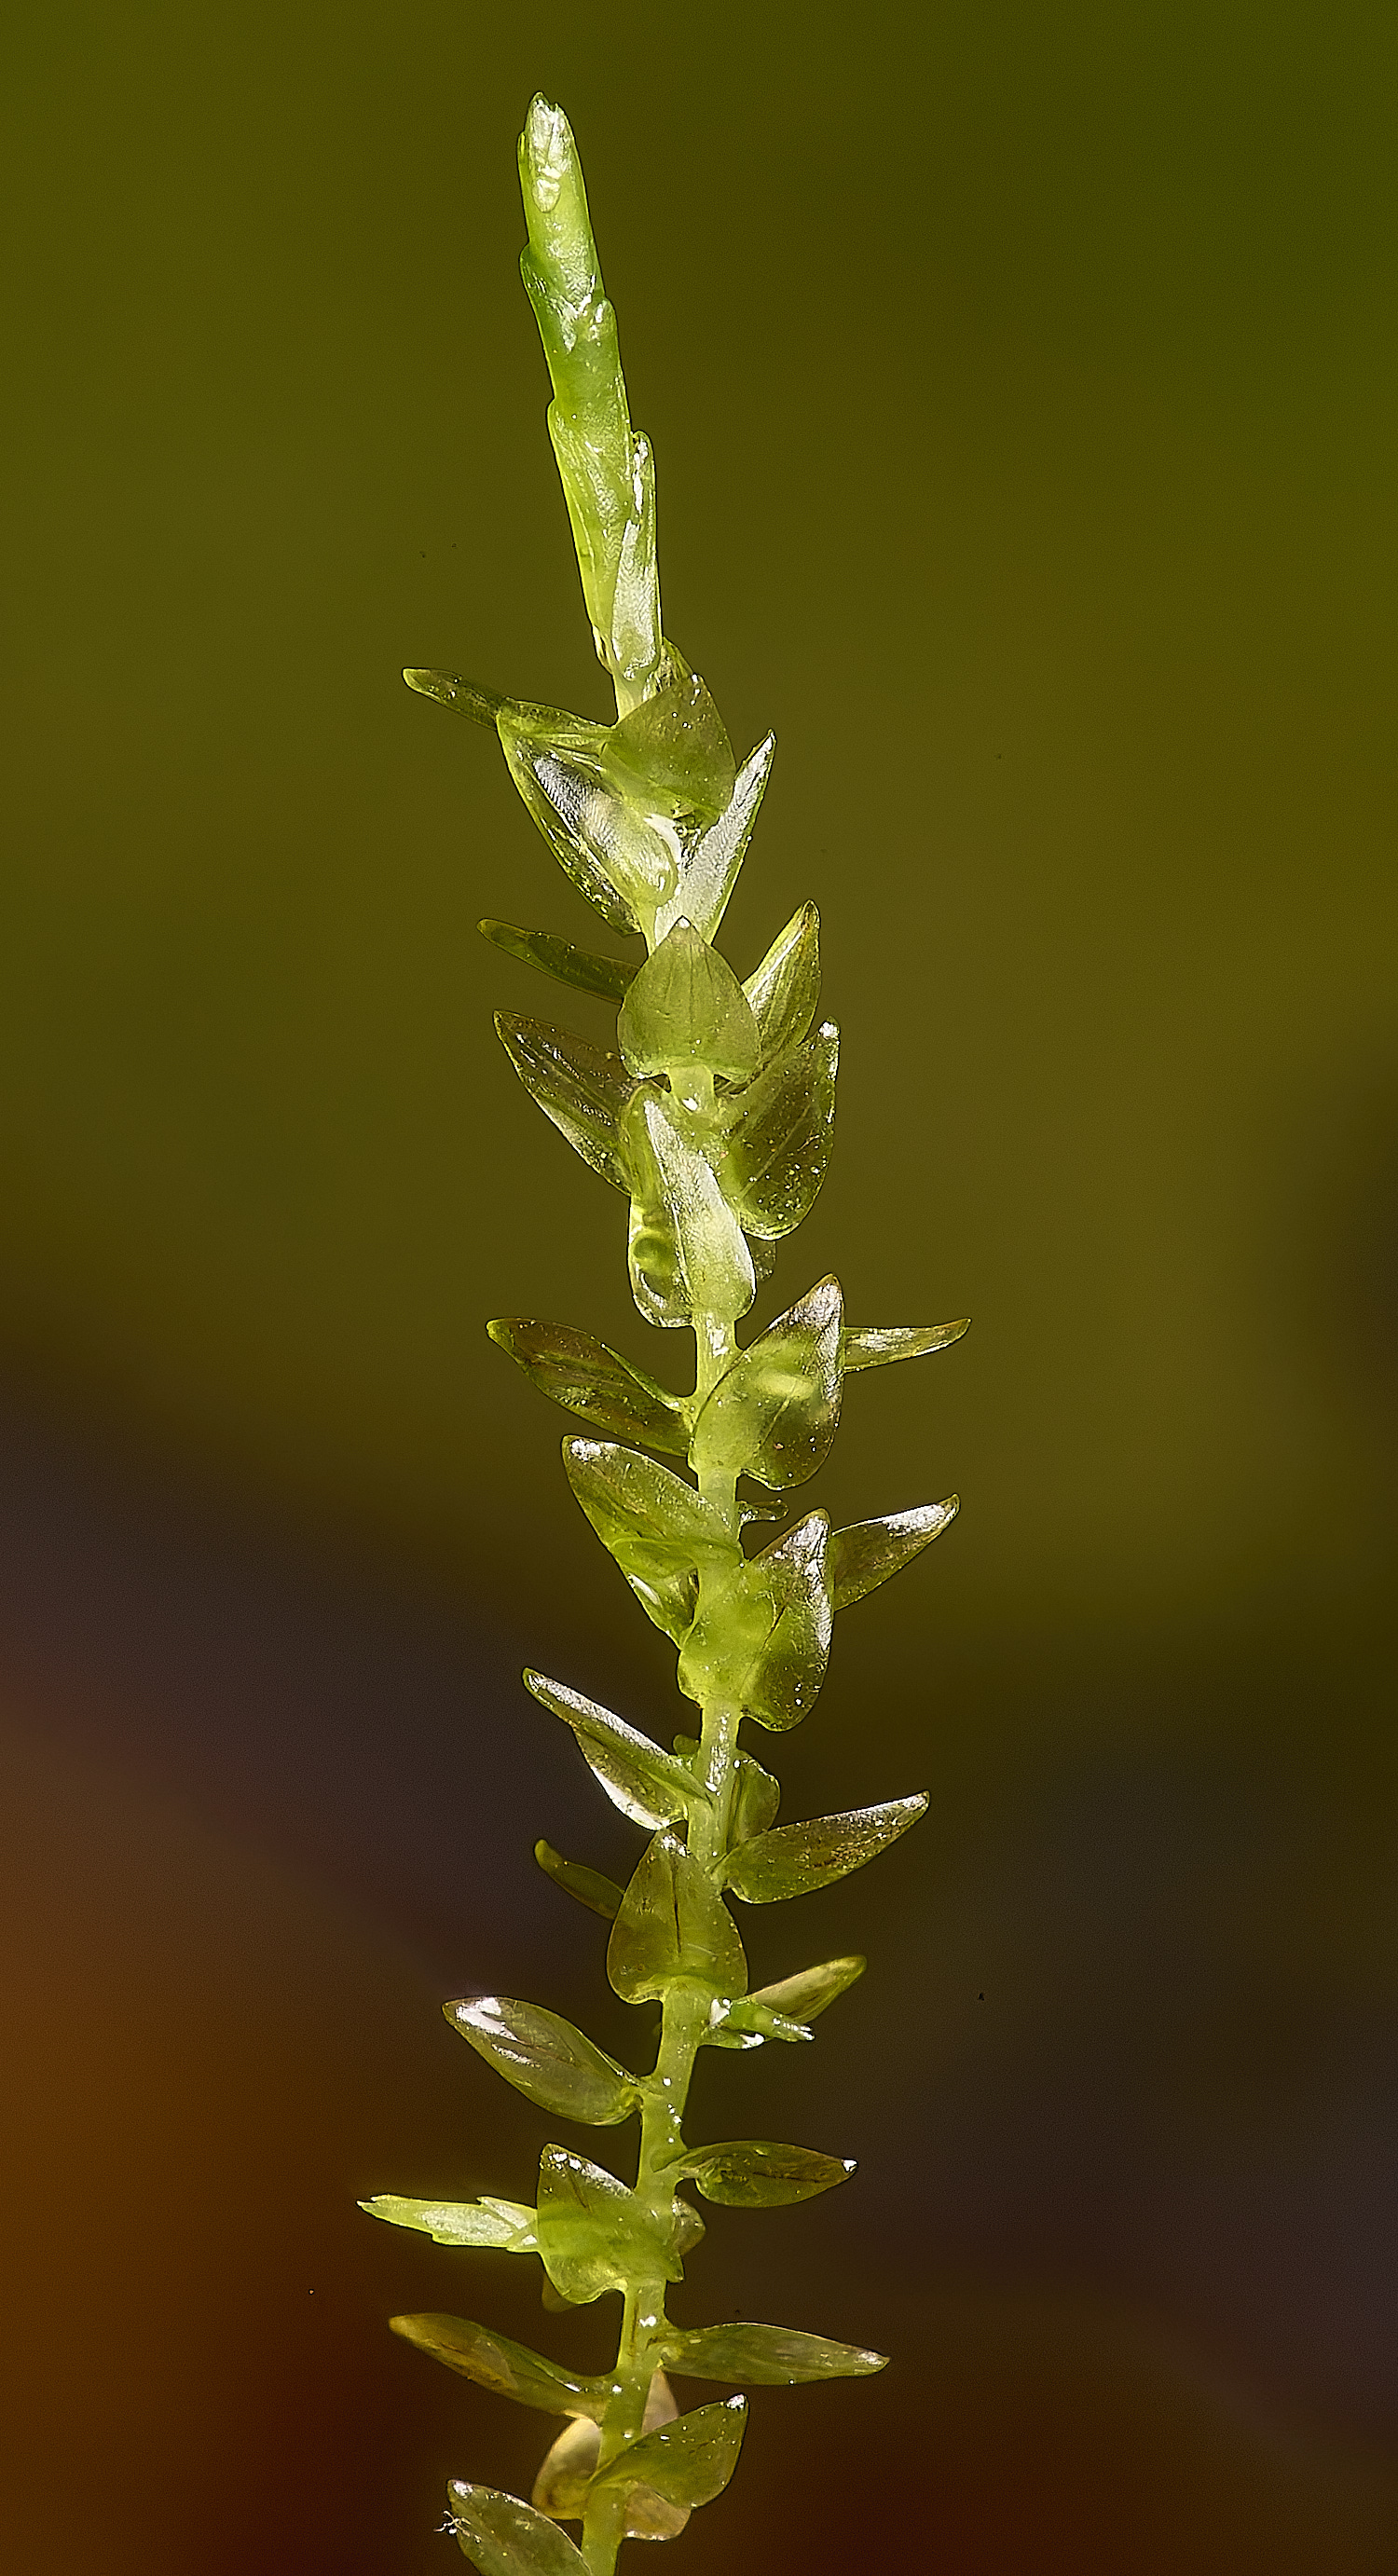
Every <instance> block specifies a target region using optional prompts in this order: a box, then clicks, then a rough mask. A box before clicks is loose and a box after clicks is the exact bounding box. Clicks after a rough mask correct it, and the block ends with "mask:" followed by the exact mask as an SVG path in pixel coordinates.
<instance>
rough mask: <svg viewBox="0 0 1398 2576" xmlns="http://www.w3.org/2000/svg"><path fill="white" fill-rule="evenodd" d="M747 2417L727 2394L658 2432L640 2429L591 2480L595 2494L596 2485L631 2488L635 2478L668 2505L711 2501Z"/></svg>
mask: <svg viewBox="0 0 1398 2576" xmlns="http://www.w3.org/2000/svg"><path fill="white" fill-rule="evenodd" d="M747 2416H748V2410H747V2401H746V2399H745V2398H742V2397H729V2398H725V2399H724V2400H723V2402H722V2404H720V2405H717V2406H698V2407H696V2408H695V2410H694V2413H693V2414H692V2415H681V2416H680V2417H679V2419H678V2421H677V2422H676V2423H673V2424H665V2425H662V2426H661V2428H660V2430H659V2431H658V2432H655V2433H643V2434H642V2435H641V2438H640V2440H639V2441H636V2442H633V2443H632V2444H631V2446H630V2448H629V2449H628V2450H625V2451H623V2452H622V2454H621V2456H620V2458H619V2459H617V2460H615V2461H614V2462H613V2463H612V2466H611V2467H610V2468H609V2469H606V2470H604V2471H603V2473H602V2475H601V2477H599V2478H598V2479H596V2480H595V2482H594V2487H593V2492H594V2494H595V2493H596V2491H597V2489H598V2488H600V2487H617V2486H630V2485H632V2483H633V2482H634V2481H636V2480H637V2479H639V2480H642V2481H643V2482H644V2484H645V2485H647V2486H649V2487H654V2489H655V2491H656V2494H657V2495H662V2496H666V2497H668V2498H669V2500H670V2502H671V2503H672V2504H687V2505H698V2504H711V2503H712V2501H713V2499H714V2497H715V2496H716V2495H722V2493H723V2490H724V2488H725V2487H726V2486H727V2484H728V2481H729V2479H730V2478H731V2477H732V2475H733V2471H734V2470H735V2468H736V2467H737V2465H738V2453H739V2451H740V2450H741V2449H742V2446H743V2435H744V2433H745V2432H746V2430H747Z"/></svg>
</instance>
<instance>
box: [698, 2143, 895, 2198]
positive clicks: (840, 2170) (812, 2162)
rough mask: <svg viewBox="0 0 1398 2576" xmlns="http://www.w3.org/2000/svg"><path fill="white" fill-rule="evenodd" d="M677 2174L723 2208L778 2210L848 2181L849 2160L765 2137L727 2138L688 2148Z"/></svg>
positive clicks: (852, 2167) (849, 2172) (852, 2163)
mask: <svg viewBox="0 0 1398 2576" xmlns="http://www.w3.org/2000/svg"><path fill="white" fill-rule="evenodd" d="M681 2170H682V2171H683V2173H684V2174H685V2175H686V2177H687V2178H688V2179H689V2180H690V2181H691V2182H695V2183H697V2184H698V2186H699V2189H700V2190H701V2191H702V2193H703V2195H704V2198H705V2199H706V2200H717V2201H722V2202H723V2203H724V2205H725V2206H726V2207H727V2208H729V2209H781V2208H784V2207H785V2206H786V2205H787V2204H788V2203H789V2202H791V2201H795V2200H814V2199H815V2198H816V2197H817V2195H818V2193H820V2192H822V2191H831V2190H833V2188H834V2186H835V2184H836V2183H837V2182H848V2180H849V2178H850V2175H851V2174H852V2173H853V2171H854V2158H853V2156H823V2155H820V2154H818V2153H817V2151H816V2149H815V2148H814V2147H779V2146H776V2145H774V2144H773V2142H772V2140H771V2139H770V2138H730V2139H728V2140H727V2141H726V2143H724V2144H723V2145H720V2146H712V2147H694V2148H691V2150H690V2152H689V2153H688V2154H687V2155H686V2156H685V2158H684V2162H683V2166H682V2167H681Z"/></svg>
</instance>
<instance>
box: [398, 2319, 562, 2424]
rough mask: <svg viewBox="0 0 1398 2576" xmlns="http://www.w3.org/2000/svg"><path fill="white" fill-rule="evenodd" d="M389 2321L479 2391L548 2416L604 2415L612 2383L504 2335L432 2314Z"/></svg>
mask: <svg viewBox="0 0 1398 2576" xmlns="http://www.w3.org/2000/svg"><path fill="white" fill-rule="evenodd" d="M388 2322H389V2324H390V2325H391V2326H392V2328H393V2331H394V2333H395V2334H396V2335H402V2336H403V2338H404V2340H405V2342H407V2343H415V2344H416V2345H417V2348H418V2350H419V2352H426V2353H430V2354H431V2356H432V2359H433V2360H434V2361H443V2362H445V2363H446V2366H447V2368H448V2370H459V2371H460V2372H461V2374H462V2376H463V2378H466V2379H474V2380H475V2382H476V2384H477V2386H478V2387H480V2388H490V2389H493V2390H494V2392H495V2395H496V2396H497V2397H513V2398H514V2400H515V2402H516V2404H517V2405H520V2406H538V2407H541V2408H542V2409H543V2412H544V2413H545V2414H546V2415H590V2416H592V2417H593V2418H594V2420H595V2421H596V2422H598V2423H600V2422H601V2419H602V2416H603V2414H604V2413H605V2411H606V2405H607V2400H608V2398H609V2397H610V2395H611V2381H610V2380H608V2379H588V2378H587V2377H586V2376H585V2375H584V2374H583V2373H582V2372H581V2371H576V2370H565V2369H564V2368H563V2367H562V2364H561V2363H559V2362H556V2361H546V2360H545V2358H544V2356H543V2354H542V2353H537V2352H530V2351H529V2349H528V2347H527V2346H526V2345H525V2344H522V2343H511V2341H510V2339H509V2336H508V2335H498V2334H492V2333H491V2331H490V2329H489V2327H488V2326H478V2325H475V2324H473V2323H472V2321H471V2319H470V2318H469V2317H446V2316H440V2315H437V2314H434V2313H430V2314H428V2315H426V2316H416V2317H390V2318H389V2321H388Z"/></svg>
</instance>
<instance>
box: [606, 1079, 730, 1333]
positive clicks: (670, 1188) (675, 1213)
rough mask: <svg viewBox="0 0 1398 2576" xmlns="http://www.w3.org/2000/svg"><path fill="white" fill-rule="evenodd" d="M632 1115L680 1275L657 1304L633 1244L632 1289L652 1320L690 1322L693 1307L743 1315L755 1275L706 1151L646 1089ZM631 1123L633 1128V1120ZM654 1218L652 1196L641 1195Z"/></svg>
mask: <svg viewBox="0 0 1398 2576" xmlns="http://www.w3.org/2000/svg"><path fill="white" fill-rule="evenodd" d="M637 1115H638V1118H639V1120H640V1121H641V1122H643V1123H644V1128H645V1137H646V1143H647V1145H648V1146H649V1149H650V1157H651V1162H652V1164H653V1167H654V1172H655V1175H656V1183H657V1185H658V1194H659V1199H660V1203H661V1206H662V1208H663V1211H664V1216H665V1219H666V1220H667V1221H668V1228H669V1230H670V1232H671V1237H672V1240H673V1245H674V1256H673V1257H674V1258H675V1259H676V1260H677V1263H678V1273H679V1275H678V1280H677V1281H675V1282H674V1283H673V1284H672V1285H669V1286H668V1288H667V1290H666V1292H665V1295H664V1304H663V1311H657V1312H654V1313H653V1312H652V1304H655V1305H656V1306H657V1308H659V1307H660V1306H661V1296H660V1295H659V1294H658V1293H657V1291H656V1290H654V1289H653V1288H652V1286H651V1280H650V1274H649V1272H648V1271H645V1270H643V1269H641V1267H640V1247H639V1245H638V1243H637V1241H636V1239H635V1235H634V1231H633V1239H632V1245H631V1262H632V1291H633V1294H634V1295H635V1298H636V1303H637V1305H638V1306H639V1307H640V1310H641V1313H642V1314H643V1315H645V1316H646V1318H647V1320H648V1321H650V1322H659V1323H666V1324H674V1323H676V1322H680V1321H683V1322H688V1321H689V1320H690V1318H691V1317H692V1316H693V1315H694V1314H695V1312H696V1311H700V1312H706V1313H710V1314H715V1315H718V1316H720V1317H721V1318H722V1319H723V1320H724V1322H726V1323H732V1322H735V1321H736V1319H737V1317H738V1316H739V1315H745V1314H746V1313H747V1310H748V1308H749V1306H750V1305H751V1304H752V1301H753V1298H754V1296H755V1294H756V1291H757V1274H756V1272H755V1271H754V1269H753V1266H752V1255H751V1253H750V1252H749V1250H748V1246H747V1238H746V1236H745V1235H744V1233H743V1229H742V1227H741V1225H740V1224H739V1223H738V1220H737V1218H736V1216H735V1215H734V1213H733V1211H732V1209H731V1208H730V1206H729V1204H728V1201H727V1199H726V1198H725V1197H724V1194H723V1191H722V1188H721V1187H720V1185H719V1182H718V1180H717V1178H716V1177H715V1174H714V1170H713V1166H712V1165H711V1164H710V1162H709V1161H708V1158H707V1156H706V1155H704V1154H702V1153H701V1152H700V1151H699V1149H698V1147H697V1146H696V1145H694V1144H692V1143H691V1142H690V1140H689V1138H688V1137H687V1136H686V1135H685V1134H684V1133H683V1132H682V1129H681V1125H680V1121H679V1119H678V1117H677V1116H676V1114H675V1111H674V1109H673V1108H672V1107H671V1105H670V1103H669V1102H668V1101H667V1100H664V1099H662V1098H660V1097H658V1096H657V1095H656V1094H654V1093H652V1092H644V1093H642V1094H640V1095H639V1096H638V1100H637ZM634 1123H635V1122H633V1127H634ZM645 1205H646V1210H647V1217H648V1221H651V1222H653V1217H652V1210H653V1202H652V1201H651V1200H650V1198H649V1196H647V1199H646V1201H645Z"/></svg>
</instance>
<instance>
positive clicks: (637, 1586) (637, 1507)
mask: <svg viewBox="0 0 1398 2576" xmlns="http://www.w3.org/2000/svg"><path fill="white" fill-rule="evenodd" d="M563 1463H564V1466H565V1468H566V1469H567V1473H568V1481H569V1483H570V1484H571V1486H572V1488H573V1491H574V1493H575V1494H576V1496H577V1498H578V1501H579V1502H580V1503H581V1505H582V1507H583V1510H584V1511H585V1512H586V1514H587V1517H588V1519H589V1520H590V1521H591V1523H592V1526H593V1528H594V1529H595V1530H596V1532H597V1535H598V1537H599V1538H600V1539H601V1541H602V1544H603V1546H604V1547H605V1548H608V1549H609V1550H610V1552H611V1554H612V1555H613V1556H614V1557H615V1558H616V1561H617V1563H618V1565H619V1566H620V1567H621V1570H622V1573H623V1574H624V1575H625V1577H626V1580H627V1582H628V1583H629V1584H630V1586H631V1588H632V1590H633V1592H634V1593H635V1594H636V1597H637V1599H638V1600H639V1601H640V1603H641V1606H642V1608H643V1609H644V1610H645V1612H646V1615H647V1617H648V1618H650V1619H653V1620H654V1622H655V1625H656V1626H657V1628H663V1629H665V1631H666V1632H667V1634H668V1635H669V1636H671V1637H673V1638H674V1639H675V1640H676V1642H677V1643H678V1641H679V1640H680V1639H681V1638H682V1637H683V1636H684V1634H685V1632H686V1630H687V1629H688V1628H689V1626H690V1623H691V1621H692V1620H693V1617H694V1610H695V1604H696V1601H697V1598H698V1571H699V1567H700V1566H701V1565H703V1564H709V1563H715V1562H718V1561H720V1560H722V1559H724V1558H727V1559H728V1560H730V1561H731V1562H732V1563H733V1564H735V1565H736V1564H737V1563H738V1555H739V1552H738V1548H737V1545H736V1542H735V1541H734V1540H733V1539H732V1538H731V1537H730V1536H729V1532H728V1526H727V1523H726V1522H725V1520H724V1518H723V1515H722V1513H721V1512H719V1511H717V1510H716V1509H715V1507H714V1505H713V1504H712V1503H709V1502H706V1501H705V1500H704V1497H703V1496H702V1495H701V1494H697V1493H696V1492H695V1490H694V1487H693V1486H692V1485H687V1484H685V1483H684V1481H683V1479H682V1478H681V1477H679V1476H676V1475H673V1474H672V1473H671V1471H670V1469H669V1468H668V1467H661V1466H659V1465H657V1463H656V1461H655V1460H654V1459H653V1458H643V1457H641V1456H640V1455H639V1453H638V1452H637V1451H636V1450H634V1449H623V1448H620V1447H618V1446H617V1445H616V1444H615V1443H613V1442H612V1441H607V1440H565V1441H564V1444H563Z"/></svg>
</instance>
